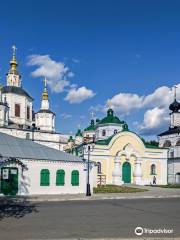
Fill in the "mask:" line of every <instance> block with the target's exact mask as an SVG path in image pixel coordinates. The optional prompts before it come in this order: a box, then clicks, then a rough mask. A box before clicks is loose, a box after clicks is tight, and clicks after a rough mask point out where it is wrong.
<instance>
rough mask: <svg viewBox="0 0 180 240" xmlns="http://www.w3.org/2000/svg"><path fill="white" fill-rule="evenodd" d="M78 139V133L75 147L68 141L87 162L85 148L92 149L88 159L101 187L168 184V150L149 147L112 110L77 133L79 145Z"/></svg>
mask: <svg viewBox="0 0 180 240" xmlns="http://www.w3.org/2000/svg"><path fill="white" fill-rule="evenodd" d="M79 131H80V129H79V130H78V132H79ZM80 137H81V143H80ZM76 139H77V134H76V137H75V139H74V145H73V139H72V138H71V139H70V141H69V143H70V145H69V146H71V149H72V152H74V154H77V155H79V156H83V157H84V158H86V159H87V158H88V153H87V150H86V148H87V145H89V146H91V152H90V153H89V156H90V160H92V161H95V162H96V164H97V166H98V184H115V185H122V184H124V183H134V184H138V185H150V184H152V183H153V179H154V178H155V179H156V184H159V185H166V184H167V153H168V149H167V148H164V147H158V146H154V145H151V144H147V143H146V142H145V141H144V140H143V139H142V138H141V137H140V136H138V135H137V134H136V133H134V132H131V131H130V130H129V129H128V125H127V123H126V122H125V121H121V120H120V119H119V118H118V117H117V116H115V114H114V111H113V109H111V108H109V109H108V110H107V116H106V117H104V118H103V119H102V120H99V119H98V120H96V121H94V119H92V120H91V123H90V125H89V126H88V127H87V128H85V129H84V131H83V132H82V133H81V134H80V133H79V134H78V142H79V144H77V142H76Z"/></svg>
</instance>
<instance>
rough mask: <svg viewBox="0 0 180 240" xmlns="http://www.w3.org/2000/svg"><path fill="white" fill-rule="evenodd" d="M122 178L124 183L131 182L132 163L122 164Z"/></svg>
mask: <svg viewBox="0 0 180 240" xmlns="http://www.w3.org/2000/svg"><path fill="white" fill-rule="evenodd" d="M122 180H123V181H124V183H131V164H130V163H129V162H124V163H123V165H122Z"/></svg>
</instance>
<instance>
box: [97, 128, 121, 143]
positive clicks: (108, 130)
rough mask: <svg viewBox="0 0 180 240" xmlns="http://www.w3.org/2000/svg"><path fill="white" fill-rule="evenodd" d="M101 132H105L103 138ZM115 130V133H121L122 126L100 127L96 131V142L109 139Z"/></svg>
mask: <svg viewBox="0 0 180 240" xmlns="http://www.w3.org/2000/svg"><path fill="white" fill-rule="evenodd" d="M103 130H105V131H106V135H105V136H103ZM115 130H117V132H120V131H122V126H121V125H119V124H105V125H100V126H99V127H98V128H97V130H96V140H102V139H107V138H108V137H110V136H112V135H113V134H114V131H115Z"/></svg>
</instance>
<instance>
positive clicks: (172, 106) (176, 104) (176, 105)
mask: <svg viewBox="0 0 180 240" xmlns="http://www.w3.org/2000/svg"><path fill="white" fill-rule="evenodd" d="M169 110H171V111H172V112H178V111H179V110H180V103H179V102H177V101H176V99H174V102H173V103H171V104H170V106H169Z"/></svg>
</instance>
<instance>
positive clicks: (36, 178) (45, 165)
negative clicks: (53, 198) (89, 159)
mask: <svg viewBox="0 0 180 240" xmlns="http://www.w3.org/2000/svg"><path fill="white" fill-rule="evenodd" d="M23 163H24V164H26V165H27V167H28V170H26V171H24V172H23V173H22V174H20V177H19V192H18V195H29V194H30V195H31V194H78V193H86V183H87V171H84V169H85V166H84V163H77V162H61V161H35V160H23ZM42 169H49V171H50V186H41V185H40V172H41V170H42ZM59 169H63V170H64V171H65V185H64V186H56V171H57V170H59ZM20 170H21V169H20ZM73 170H78V171H79V176H80V178H79V186H72V185H71V172H72V171H73ZM95 173H96V171H95V169H94V168H93V169H92V170H91V173H90V183H91V192H93V186H95V184H96V183H94V177H95V176H94V174H95Z"/></svg>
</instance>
